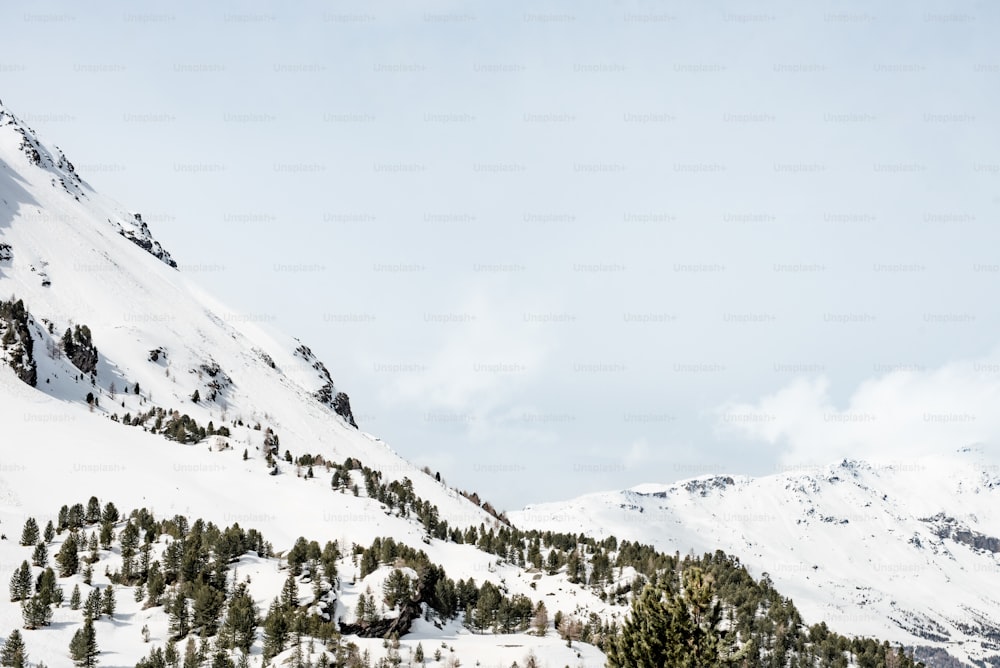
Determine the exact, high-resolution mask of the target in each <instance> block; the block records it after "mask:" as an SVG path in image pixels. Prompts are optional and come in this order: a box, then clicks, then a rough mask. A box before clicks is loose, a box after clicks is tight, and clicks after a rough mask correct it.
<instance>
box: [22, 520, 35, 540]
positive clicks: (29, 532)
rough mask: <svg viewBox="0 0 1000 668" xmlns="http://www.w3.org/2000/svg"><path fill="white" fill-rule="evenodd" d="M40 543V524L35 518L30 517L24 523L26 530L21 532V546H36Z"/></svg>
mask: <svg viewBox="0 0 1000 668" xmlns="http://www.w3.org/2000/svg"><path fill="white" fill-rule="evenodd" d="M37 542H38V523H37V522H35V518H34V517H29V518H28V519H26V520H25V521H24V528H23V529H22V530H21V545H24V546H28V545H34V544H35V543H37Z"/></svg>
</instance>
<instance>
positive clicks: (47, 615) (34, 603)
mask: <svg viewBox="0 0 1000 668" xmlns="http://www.w3.org/2000/svg"><path fill="white" fill-rule="evenodd" d="M21 616H22V617H23V618H24V628H26V629H29V630H31V629H40V628H42V627H43V626H48V625H49V623H50V622H51V621H52V608H50V607H49V606H48V604H47V603H45V601H43V600H42V598H41V597H40V596H37V595H36V596H32V597H31V598H29V599H27V600H26V601H23V602H22V603H21Z"/></svg>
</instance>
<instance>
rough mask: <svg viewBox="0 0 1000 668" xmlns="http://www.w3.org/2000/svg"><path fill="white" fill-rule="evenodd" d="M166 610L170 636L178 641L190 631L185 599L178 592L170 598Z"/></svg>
mask: <svg viewBox="0 0 1000 668" xmlns="http://www.w3.org/2000/svg"><path fill="white" fill-rule="evenodd" d="M167 608H168V610H167V612H168V613H169V615H170V635H171V636H172V638H173V639H174V640H180V639H182V638H184V637H185V636H187V634H188V633H190V631H191V622H190V618H189V617H188V605H187V599H186V598H184V597H183V596H182V595H181V594H180V592H177V593H175V594H174V595H173V597H172V598H171V600H170V603H169V604H168V605H167ZM185 663H186V662H185Z"/></svg>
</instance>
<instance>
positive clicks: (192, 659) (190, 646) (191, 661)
mask: <svg viewBox="0 0 1000 668" xmlns="http://www.w3.org/2000/svg"><path fill="white" fill-rule="evenodd" d="M183 665H184V668H198V666H200V665H201V660H200V659H199V658H198V647H197V646H196V645H195V644H194V638H188V641H187V643H186V644H185V645H184V664H183Z"/></svg>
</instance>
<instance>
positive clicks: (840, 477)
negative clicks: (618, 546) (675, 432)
mask: <svg viewBox="0 0 1000 668" xmlns="http://www.w3.org/2000/svg"><path fill="white" fill-rule="evenodd" d="M997 471H998V469H997V467H996V466H995V465H994V464H992V463H990V462H989V461H988V460H987V459H985V458H984V456H983V454H982V453H980V452H977V451H975V450H963V451H961V452H959V453H957V454H955V455H953V456H940V457H928V458H923V459H917V460H914V461H911V462H906V463H899V462H896V463H894V464H884V465H878V464H871V463H865V462H858V461H844V462H842V463H840V464H838V465H831V466H829V467H826V468H820V469H816V470H810V471H788V472H783V473H780V474H777V475H771V476H766V477H762V478H748V477H737V476H704V477H701V478H696V479H693V480H688V481H684V482H679V483H676V484H672V485H641V486H638V487H635V488H632V489H629V490H624V491H621V492H608V493H600V494H592V495H588V496H584V497H581V498H579V499H575V500H572V501H568V502H560V503H549V504H538V505H533V506H528V507H527V508H525V509H524V510H522V511H519V512H514V513H510V517H511V520H512V521H513V522H515V523H516V524H517V525H518V526H522V527H524V528H541V527H545V528H547V529H551V530H559V531H567V532H583V533H586V534H589V535H595V536H597V537H602V536H606V535H615V536H617V537H618V538H620V539H629V540H638V541H641V542H644V543H649V544H652V545H654V546H656V547H657V548H659V549H661V550H663V551H665V552H668V553H669V552H673V551H675V550H677V551H680V552H681V553H685V552H687V551H689V550H693V551H694V552H695V553H699V552H703V551H707V550H712V549H721V550H724V551H725V552H727V553H730V554H733V555H736V556H738V557H739V558H740V559H741V560H742V562H743V563H744V564H745V565H746V566H747V567H748V568H749V569H750V570H751V572H752V573H754V574H755V575H757V576H761V575H762V574H764V573H767V574H768V575H769V576H770V578H771V579H772V580H773V582H774V583H775V586H776V587H777V588H778V589H779V590H780V591H782V592H783V593H785V594H786V595H791V596H792V597H793V598H794V600H795V601H796V604H797V605H798V607H799V609H800V610H801V611H802V614H803V616H804V617H805V621H806V622H807V623H814V622H818V621H820V620H825V621H826V622H827V623H828V624H829V625H830V627H831V628H833V629H836V630H838V631H840V632H844V633H849V634H864V635H874V636H876V637H882V638H887V639H889V640H892V641H894V642H899V643H902V644H904V645H907V646H931V647H935V648H940V649H945V650H947V651H948V652H949V653H950V654H952V655H953V656H955V657H958V658H960V659H962V660H968V661H972V660H977V661H987V662H988V665H998V664H1000V644H998V641H1000V596H997V594H996V593H995V591H994V590H993V588H992V587H991V586H990V583H995V582H996V581H997V578H998V575H1000V540H998V538H997V537H998V536H1000V516H998V514H997V508H998V507H1000V475H998V473H997Z"/></svg>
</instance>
